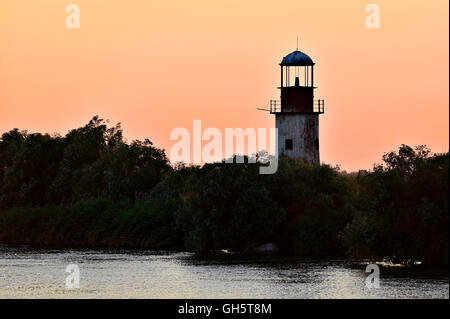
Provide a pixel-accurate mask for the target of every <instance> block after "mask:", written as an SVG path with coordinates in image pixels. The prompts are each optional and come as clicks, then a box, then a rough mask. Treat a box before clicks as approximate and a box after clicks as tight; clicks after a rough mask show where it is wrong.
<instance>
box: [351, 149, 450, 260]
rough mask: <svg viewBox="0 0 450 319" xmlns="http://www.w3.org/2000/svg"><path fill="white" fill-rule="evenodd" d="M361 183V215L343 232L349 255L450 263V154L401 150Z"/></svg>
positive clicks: (361, 176) (386, 157)
mask: <svg viewBox="0 0 450 319" xmlns="http://www.w3.org/2000/svg"><path fill="white" fill-rule="evenodd" d="M383 160H384V162H385V165H379V166H377V167H375V169H374V171H373V172H371V173H369V172H361V173H360V174H359V176H358V178H357V181H358V184H359V185H360V195H359V196H358V198H357V203H356V207H357V210H358V212H357V213H356V214H355V217H354V220H353V222H352V223H351V224H349V225H348V226H347V228H346V229H345V231H344V232H343V242H344V245H345V246H346V247H347V248H348V251H349V253H351V254H352V255H354V256H363V257H374V258H380V257H387V258H389V259H391V260H393V261H398V262H412V261H416V260H420V261H422V262H423V263H425V264H434V265H436V264H442V265H445V264H448V251H449V249H448V248H449V247H448V242H449V232H448V226H449V220H448V217H449V186H448V185H449V154H448V153H447V154H438V155H434V156H430V152H429V150H428V149H427V148H426V147H424V146H419V147H417V148H416V149H412V148H411V147H409V146H406V145H402V146H401V147H400V149H399V151H398V153H395V152H391V153H387V154H385V155H384V156H383Z"/></svg>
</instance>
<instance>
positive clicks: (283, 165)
mask: <svg viewBox="0 0 450 319" xmlns="http://www.w3.org/2000/svg"><path fill="white" fill-rule="evenodd" d="M259 165H260V164H249V163H244V164H225V163H217V164H206V165H203V166H202V167H187V166H176V167H171V166H170V163H169V161H168V159H167V157H166V155H165V153H164V151H163V150H161V149H158V148H155V147H154V146H153V145H152V143H151V142H150V141H149V140H145V141H133V142H131V143H127V142H126V141H125V140H124V138H123V134H122V130H121V128H120V125H116V126H114V127H108V126H107V125H106V124H105V122H104V121H103V120H101V119H99V118H98V117H94V118H93V119H92V120H91V121H90V122H89V123H88V124H87V125H86V126H84V127H81V128H78V129H75V130H72V131H70V132H69V133H68V134H67V135H66V136H64V137H62V136H57V135H55V136H50V135H48V134H28V133H27V132H25V131H19V130H17V129H16V130H12V131H10V132H7V133H4V134H3V135H2V137H1V139H0V243H4V244H32V245H57V246H91V247H94V246H96V247H130V248H131V247H134V248H149V249H183V250H184V249H187V250H191V251H198V252H208V251H215V250H220V249H228V250H231V251H241V252H250V251H253V249H254V248H255V247H257V246H259V245H261V244H264V243H275V244H276V245H277V246H278V247H279V248H280V252H281V253H285V254H298V255H305V256H319V255H349V256H351V257H357V258H374V259H380V258H387V259H390V260H392V261H395V262H404V263H406V262H412V261H422V262H423V263H424V264H428V265H448V260H449V257H448V252H449V247H448V242H449V220H448V217H449V187H448V185H449V172H448V170H449V154H448V153H446V154H431V153H430V151H429V150H428V149H427V148H426V147H424V146H419V147H416V148H411V147H409V146H406V145H402V146H401V147H400V148H399V150H398V151H397V152H390V153H387V154H385V155H384V156H383V164H381V165H377V166H375V167H374V169H373V170H371V171H360V172H358V173H357V174H356V173H355V174H346V173H345V172H341V171H340V170H339V169H338V168H336V167H331V166H328V165H321V166H320V167H310V166H307V165H304V164H303V163H301V162H299V161H295V160H292V159H289V158H280V161H279V167H278V171H277V172H276V173H275V174H273V175H260V174H259Z"/></svg>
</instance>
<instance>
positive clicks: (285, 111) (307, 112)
mask: <svg viewBox="0 0 450 319" xmlns="http://www.w3.org/2000/svg"><path fill="white" fill-rule="evenodd" d="M314 64H315V63H314V62H313V60H312V59H311V58H310V57H309V56H308V55H307V54H305V53H303V52H301V51H299V50H296V51H294V52H292V53H290V54H288V55H286V56H285V57H284V58H283V60H282V61H281V63H280V66H281V86H280V87H279V89H280V91H281V96H280V97H281V99H280V100H271V101H270V113H271V114H274V115H275V127H276V128H277V129H278V154H279V155H286V156H289V157H291V158H295V159H300V160H301V161H303V162H304V163H306V164H309V165H313V166H318V165H319V164H320V157H319V115H320V114H323V113H324V100H316V99H314V90H315V89H316V87H315V86H314Z"/></svg>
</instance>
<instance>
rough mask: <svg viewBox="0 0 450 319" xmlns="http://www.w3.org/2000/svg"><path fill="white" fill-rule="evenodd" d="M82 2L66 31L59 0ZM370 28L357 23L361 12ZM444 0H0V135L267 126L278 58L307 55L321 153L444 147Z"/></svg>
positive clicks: (365, 157) (336, 159)
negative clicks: (92, 127) (196, 123)
mask: <svg viewBox="0 0 450 319" xmlns="http://www.w3.org/2000/svg"><path fill="white" fill-rule="evenodd" d="M71 2H72V3H76V4H78V5H79V7H80V11H81V12H80V13H81V28H80V29H67V28H66V26H65V19H66V16H67V15H68V14H67V13H65V7H66V5H67V4H69V3H71ZM369 3H375V4H377V5H378V6H379V7H380V10H381V28H380V29H368V28H366V26H365V19H366V16H367V13H366V12H365V7H366V5H367V4H369ZM448 12H449V4H448V0H430V1H422V0H420V1H411V0H401V1H399V0H396V1H387V0H370V1H362V0H350V1H349V0H346V1H335V0H329V1H319V0H314V1H300V0H295V1H262V0H258V1H245V0H226V1H218V0H206V1H196V0H191V1H149V0H145V1H144V0H128V1H125V0H122V1H117V0H68V1H64V0H39V1H38V0H28V1H24V0H0V132H4V131H7V130H10V129H12V128H14V127H18V128H20V129H27V130H29V131H32V132H34V131H39V132H49V133H52V132H60V133H66V132H67V130H68V129H70V128H74V127H78V126H81V125H84V124H85V123H87V121H88V120H89V119H90V118H91V117H92V116H93V115H96V114H98V115H100V116H101V117H102V118H105V119H110V120H111V121H112V122H113V123H114V122H122V126H123V128H124V130H125V135H126V136H127V138H128V139H134V138H139V139H143V138H145V137H148V138H150V139H151V140H152V141H153V142H154V143H155V144H156V145H157V146H159V147H162V148H165V149H166V151H167V153H169V152H168V151H169V149H170V147H171V146H172V145H173V144H174V142H172V141H170V140H169V134H170V131H171V130H172V129H173V128H175V127H186V128H188V129H190V130H192V120H194V119H200V120H202V125H203V127H204V128H205V127H217V128H219V129H224V128H225V127H242V128H247V127H254V128H258V127H272V126H273V125H274V118H273V116H271V115H270V114H268V113H266V112H260V111H257V110H256V108H257V107H264V106H265V105H266V104H267V103H268V101H269V100H270V99H278V98H279V92H278V90H277V89H276V87H277V86H278V85H279V80H280V76H279V66H278V63H279V62H280V61H281V59H282V57H283V56H284V55H286V54H288V53H290V52H291V51H293V50H294V49H295V42H296V36H297V35H299V37H300V50H302V51H304V52H305V53H307V54H309V55H310V56H311V57H312V58H313V60H314V61H315V62H316V67H315V71H316V72H315V84H316V85H317V86H318V87H319V88H318V89H317V90H316V98H321V99H325V114H324V115H322V116H321V117H320V140H321V142H320V146H321V160H322V161H323V162H325V163H331V164H340V165H341V167H342V168H343V169H346V170H349V171H351V170H356V169H358V168H371V167H372V164H373V163H374V162H380V159H381V155H382V154H383V152H385V151H389V150H392V149H396V148H397V147H398V146H399V145H400V144H401V143H406V144H410V145H417V144H427V145H429V146H430V147H431V148H432V150H433V151H435V152H443V151H447V150H448V148H449V135H448V133H449V118H448V116H449V89H448V86H449V64H448V59H449V42H448V37H449V29H448V23H449V16H448Z"/></svg>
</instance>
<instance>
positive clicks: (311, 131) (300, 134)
mask: <svg viewBox="0 0 450 319" xmlns="http://www.w3.org/2000/svg"><path fill="white" fill-rule="evenodd" d="M275 125H276V127H277V128H278V154H280V155H281V154H284V155H287V156H289V157H292V158H297V159H300V160H302V161H303V162H305V163H307V164H310V165H315V166H317V165H319V164H320V158H319V115H318V114H295V113H294V114H292V113H291V114H289V113H281V114H277V115H276V118H275ZM286 139H292V146H293V149H292V150H286V149H285V145H286Z"/></svg>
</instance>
